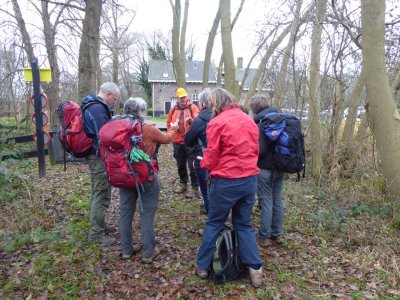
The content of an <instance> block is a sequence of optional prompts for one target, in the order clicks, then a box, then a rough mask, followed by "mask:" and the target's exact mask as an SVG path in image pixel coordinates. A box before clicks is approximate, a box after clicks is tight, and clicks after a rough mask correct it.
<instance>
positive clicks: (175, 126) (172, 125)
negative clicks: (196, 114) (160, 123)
mask: <svg viewBox="0 0 400 300" xmlns="http://www.w3.org/2000/svg"><path fill="white" fill-rule="evenodd" d="M178 123H179V119H176V121H175V122H174V123H170V126H171V129H173V130H175V129H178V127H179V125H178Z"/></svg>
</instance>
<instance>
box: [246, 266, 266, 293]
mask: <svg viewBox="0 0 400 300" xmlns="http://www.w3.org/2000/svg"><path fill="white" fill-rule="evenodd" d="M249 272H250V281H251V284H252V286H253V287H255V288H259V287H261V285H262V279H263V272H262V267H260V268H259V269H258V270H254V269H253V268H251V267H249Z"/></svg>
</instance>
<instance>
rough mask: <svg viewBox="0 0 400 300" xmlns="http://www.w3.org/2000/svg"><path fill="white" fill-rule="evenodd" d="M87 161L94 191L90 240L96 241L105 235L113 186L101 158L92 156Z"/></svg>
mask: <svg viewBox="0 0 400 300" xmlns="http://www.w3.org/2000/svg"><path fill="white" fill-rule="evenodd" d="M86 160H87V162H88V165H89V172H90V179H91V190H92V194H91V196H90V204H89V220H90V231H89V239H96V238H99V237H102V236H104V234H105V229H106V225H105V216H106V212H107V209H108V207H109V206H110V202H111V186H110V184H109V182H108V180H107V174H106V170H105V167H104V162H103V161H102V160H101V157H100V156H97V155H96V154H91V155H89V156H88V157H87V158H86Z"/></svg>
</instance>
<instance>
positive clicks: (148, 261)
mask: <svg viewBox="0 0 400 300" xmlns="http://www.w3.org/2000/svg"><path fill="white" fill-rule="evenodd" d="M160 253H161V251H160V249H159V248H158V247H157V246H155V247H154V252H153V255H151V256H149V257H143V258H142V261H143V262H144V263H146V264H149V263H151V262H152V261H153V259H154V258H156V257H157V256H158V255H159V254H160Z"/></svg>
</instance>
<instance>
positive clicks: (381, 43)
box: [361, 0, 400, 221]
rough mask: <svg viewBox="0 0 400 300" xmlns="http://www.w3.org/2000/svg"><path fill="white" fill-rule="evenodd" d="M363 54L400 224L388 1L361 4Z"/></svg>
mask: <svg viewBox="0 0 400 300" xmlns="http://www.w3.org/2000/svg"><path fill="white" fill-rule="evenodd" d="M361 23H362V37H363V38H362V54H363V66H364V74H365V86H366V90H367V114H368V120H369V124H370V128H371V131H372V132H373V134H374V136H375V139H376V146H377V152H378V155H379V157H378V158H379V160H380V162H381V164H382V169H383V176H384V178H385V179H386V183H387V190H388V194H387V195H388V197H389V199H391V200H392V201H393V204H394V213H395V218H396V220H397V221H400V200H399V198H400V115H399V112H398V110H397V107H396V103H395V102H394V100H393V97H392V93H391V90H390V87H389V82H388V76H387V70H386V65H385V48H384V47H385V1H384V0H363V1H361Z"/></svg>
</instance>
